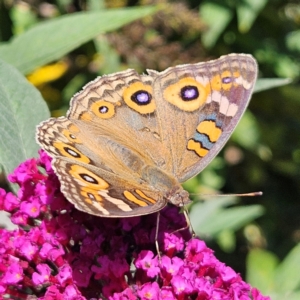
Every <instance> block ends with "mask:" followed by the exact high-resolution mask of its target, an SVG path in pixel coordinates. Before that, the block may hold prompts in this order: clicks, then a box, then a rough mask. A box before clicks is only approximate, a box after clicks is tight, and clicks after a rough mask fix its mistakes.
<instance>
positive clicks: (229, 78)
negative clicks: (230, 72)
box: [222, 77, 233, 84]
mask: <svg viewBox="0 0 300 300" xmlns="http://www.w3.org/2000/svg"><path fill="white" fill-rule="evenodd" d="M232 81H233V78H232V77H223V78H222V83H224V84H228V83H231V82H232Z"/></svg>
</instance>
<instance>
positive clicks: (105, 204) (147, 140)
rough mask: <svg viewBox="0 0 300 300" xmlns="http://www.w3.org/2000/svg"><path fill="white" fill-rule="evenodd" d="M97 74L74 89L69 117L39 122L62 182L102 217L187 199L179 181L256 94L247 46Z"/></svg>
mask: <svg viewBox="0 0 300 300" xmlns="http://www.w3.org/2000/svg"><path fill="white" fill-rule="evenodd" d="M147 73H148V74H144V75H139V74H138V73H137V72H136V71H135V70H131V69H130V70H126V71H122V72H118V73H114V74H111V75H107V76H102V77H98V78H96V79H95V80H94V81H92V82H89V83H88V84H87V85H86V86H85V87H84V88H83V90H82V91H80V92H79V93H77V94H75V95H74V97H73V98H72V99H71V102H70V108H69V110H68V112H67V115H66V117H59V118H50V119H49V120H46V121H44V122H42V123H41V124H39V125H38V127H37V133H36V138H37V142H38V143H39V144H40V145H41V147H42V148H43V149H44V150H45V151H46V152H47V153H48V154H49V155H50V156H51V157H52V158H53V160H52V166H53V169H54V171H55V173H56V174H57V176H58V178H59V181H60V183H61V191H62V193H63V194H64V195H65V197H66V198H67V199H68V200H69V201H70V202H71V203H73V204H74V205H75V207H76V208H77V209H79V210H81V211H84V212H86V213H89V214H92V215H96V216H101V217H131V216H139V215H146V214H150V213H154V212H158V211H160V210H161V209H162V208H163V207H165V206H166V205H167V203H172V204H173V205H176V206H183V205H185V204H186V203H189V202H190V200H189V194H188V192H187V191H186V190H184V189H183V188H182V186H181V183H183V182H185V181H186V180H188V179H190V178H191V177H193V176H195V175H197V174H198V173H199V172H201V171H202V170H203V169H204V168H205V167H206V166H207V165H208V164H209V163H210V161H211V160H212V159H213V158H214V157H215V156H216V155H217V154H218V152H219V151H220V150H221V149H222V147H223V146H224V144H225V142H226V141H227V140H228V138H229V137H230V135H231V134H232V132H233V130H234V128H235V127H236V125H237V123H238V122H239V120H240V119H241V117H242V115H243V113H244V111H245V109H246V107H247V105H248V103H249V100H250V98H251V94H252V91H253V87H254V84H255V81H256V77H257V64H256V61H255V59H254V58H253V57H252V56H251V55H246V54H229V55H226V56H222V57H220V58H219V59H216V60H211V61H207V62H200V63H196V64H186V65H179V66H175V67H170V68H168V69H166V70H165V71H163V72H157V71H154V70H147Z"/></svg>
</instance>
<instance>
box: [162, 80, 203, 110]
mask: <svg viewBox="0 0 300 300" xmlns="http://www.w3.org/2000/svg"><path fill="white" fill-rule="evenodd" d="M207 95H208V89H207V88H206V87H205V86H204V85H202V84H201V83H200V82H198V81H197V80H195V79H194V78H192V77H187V78H182V79H180V80H179V81H177V82H175V83H174V84H171V85H169V86H168V87H167V88H166V89H165V90H164V93H163V96H164V98H165V100H167V101H168V102H170V103H171V104H173V105H175V106H177V107H178V108H179V109H181V110H184V111H195V110H197V109H199V108H200V107H201V106H202V105H203V104H204V103H205V101H206V98H207Z"/></svg>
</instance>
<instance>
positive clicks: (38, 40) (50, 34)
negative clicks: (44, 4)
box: [0, 6, 157, 74]
mask: <svg viewBox="0 0 300 300" xmlns="http://www.w3.org/2000/svg"><path fill="white" fill-rule="evenodd" d="M155 11H157V8H156V7H154V6H145V7H135V8H123V9H110V10H103V11H100V12H98V11H96V12H81V13H74V14H71V15H64V16H62V17H59V18H56V19H53V20H50V21H45V22H43V23H39V24H38V25H36V26H34V27H32V28H31V29H30V30H28V31H26V32H25V33H24V34H22V35H19V36H17V37H16V38H14V39H13V40H12V41H11V42H10V43H8V44H5V45H1V46H0V57H1V59H3V60H5V61H6V62H9V63H11V64H12V65H14V66H15V67H16V68H18V69H19V70H20V71H21V72H22V73H23V74H28V73H29V72H32V71H33V70H34V69H36V68H37V67H40V66H42V65H45V64H47V63H50V62H52V61H54V60H57V59H59V58H61V57H62V56H63V55H65V54H67V53H68V52H70V51H72V50H73V49H75V48H77V47H79V46H80V45H82V44H83V43H86V42H87V41H89V40H91V39H92V38H94V37H95V36H97V35H98V34H100V33H104V32H108V31H112V30H115V29H117V28H119V27H121V26H123V25H125V24H127V23H129V22H132V21H134V20H136V19H139V18H142V17H145V16H147V15H149V14H152V13H154V12H155Z"/></svg>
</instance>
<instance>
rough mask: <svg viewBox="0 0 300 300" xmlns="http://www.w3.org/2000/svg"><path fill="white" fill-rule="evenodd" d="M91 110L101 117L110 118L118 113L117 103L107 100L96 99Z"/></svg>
mask: <svg viewBox="0 0 300 300" xmlns="http://www.w3.org/2000/svg"><path fill="white" fill-rule="evenodd" d="M117 105H118V104H117ZM91 111H92V112H93V113H94V114H95V115H96V116H97V117H99V118H101V119H110V118H112V117H113V116H114V115H115V113H116V111H115V105H114V104H113V103H111V102H108V101H105V100H98V101H95V102H94V103H93V104H92V106H91Z"/></svg>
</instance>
